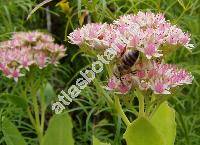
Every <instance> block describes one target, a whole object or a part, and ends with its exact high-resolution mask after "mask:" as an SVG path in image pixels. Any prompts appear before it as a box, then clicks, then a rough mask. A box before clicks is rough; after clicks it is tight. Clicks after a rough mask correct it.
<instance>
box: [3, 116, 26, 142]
mask: <svg viewBox="0 0 200 145" xmlns="http://www.w3.org/2000/svg"><path fill="white" fill-rule="evenodd" d="M2 131H3V135H4V138H5V142H6V144H7V145H27V144H26V142H25V140H24V138H23V137H22V135H21V133H20V132H19V131H18V129H17V127H16V126H15V125H14V124H13V123H12V122H10V121H9V120H8V119H6V118H4V119H3V123H2Z"/></svg>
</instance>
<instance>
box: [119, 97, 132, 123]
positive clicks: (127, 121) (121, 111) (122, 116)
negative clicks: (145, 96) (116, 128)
mask: <svg viewBox="0 0 200 145" xmlns="http://www.w3.org/2000/svg"><path fill="white" fill-rule="evenodd" d="M115 109H116V110H117V113H118V114H119V115H120V117H121V118H122V120H123V121H124V123H125V124H126V126H129V125H130V124H131V123H130V121H129V120H128V118H127V116H126V114H125V113H124V111H123V109H122V106H121V104H120V101H119V97H118V96H115Z"/></svg>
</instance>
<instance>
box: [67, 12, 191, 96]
mask: <svg viewBox="0 0 200 145" xmlns="http://www.w3.org/2000/svg"><path fill="white" fill-rule="evenodd" d="M68 38H69V39H70V42H71V43H73V44H76V45H79V46H80V47H82V45H83V46H84V45H87V46H88V47H89V48H91V49H93V50H96V51H97V52H101V51H99V50H101V49H107V48H109V47H112V48H114V49H115V50H116V51H117V52H118V57H117V59H116V61H113V62H114V63H115V62H117V63H116V64H115V65H119V63H118V62H120V60H121V59H122V57H123V55H124V54H125V52H127V51H134V50H137V51H139V52H140V57H139V58H138V59H139V60H138V62H137V64H135V65H134V66H133V67H134V68H133V69H134V70H135V72H136V73H135V74H133V73H128V74H124V75H123V76H121V77H120V78H117V77H116V76H115V75H113V76H112V77H111V78H110V79H109V81H108V89H109V90H115V91H118V92H120V93H127V92H128V91H129V90H130V89H131V88H133V87H139V88H140V89H141V90H152V91H153V92H154V93H156V94H170V93H171V88H174V87H176V86H180V85H183V84H190V83H191V82H192V80H193V76H192V75H191V74H190V73H189V72H187V71H186V70H183V69H179V68H178V67H176V66H175V65H170V64H164V60H162V63H157V62H155V61H154V60H156V58H160V59H162V58H165V57H164V56H165V55H167V54H168V53H169V52H171V51H172V50H173V49H175V48H179V47H180V46H183V47H186V48H187V49H191V48H193V47H194V46H193V45H192V44H190V34H188V33H186V32H183V31H182V30H181V29H180V28H178V27H177V26H176V25H173V24H171V23H170V22H169V21H168V20H166V19H165V17H164V15H163V14H162V13H158V14H154V13H152V12H138V13H137V14H129V15H124V16H121V17H120V18H119V19H117V20H115V21H114V22H113V23H112V24H106V23H104V24H96V23H91V24H87V25H85V26H83V27H82V28H78V29H76V30H75V31H73V32H72V33H70V35H69V37H68ZM112 66H113V65H112ZM113 71H114V70H113ZM113 74H114V73H113Z"/></svg>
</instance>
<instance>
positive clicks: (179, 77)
mask: <svg viewBox="0 0 200 145" xmlns="http://www.w3.org/2000/svg"><path fill="white" fill-rule="evenodd" d="M135 67H136V72H135V74H132V73H130V74H126V75H124V76H122V78H121V80H120V79H119V78H116V77H115V76H113V77H112V78H111V79H110V80H109V82H108V88H109V89H110V90H116V91H118V92H120V93H127V92H128V91H129V90H130V89H131V88H132V87H139V88H140V89H141V90H152V91H153V92H154V93H155V94H171V91H170V90H171V89H172V88H174V87H177V86H181V85H184V84H191V83H192V80H193V76H192V75H191V74H190V73H189V72H187V71H186V70H184V69H179V68H178V67H177V66H175V65H172V64H162V63H157V62H145V63H138V64H136V66H135Z"/></svg>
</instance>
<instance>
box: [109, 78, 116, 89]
mask: <svg viewBox="0 0 200 145" xmlns="http://www.w3.org/2000/svg"><path fill="white" fill-rule="evenodd" d="M115 81H116V80H115V78H114V77H113V78H111V79H109V81H108V88H109V89H111V90H113V89H115V88H116V86H117V84H116V82H115Z"/></svg>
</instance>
